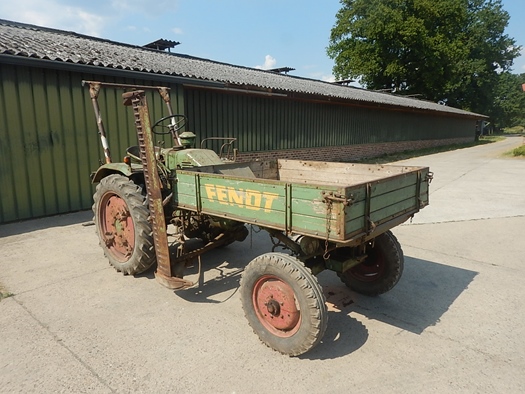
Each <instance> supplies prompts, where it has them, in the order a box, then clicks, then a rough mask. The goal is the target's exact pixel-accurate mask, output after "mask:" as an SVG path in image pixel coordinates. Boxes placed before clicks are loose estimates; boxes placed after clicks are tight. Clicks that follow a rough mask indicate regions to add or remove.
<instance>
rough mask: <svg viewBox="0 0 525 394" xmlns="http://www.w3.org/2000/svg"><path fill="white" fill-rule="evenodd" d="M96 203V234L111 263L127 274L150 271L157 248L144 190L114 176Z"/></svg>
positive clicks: (100, 186) (105, 181)
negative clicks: (154, 244)
mask: <svg viewBox="0 0 525 394" xmlns="http://www.w3.org/2000/svg"><path fill="white" fill-rule="evenodd" d="M93 200H94V204H93V213H94V215H95V217H94V221H95V227H96V231H97V234H98V237H99V240H100V246H102V249H103V250H104V254H105V255H106V257H107V258H108V260H109V263H110V264H111V265H112V266H113V267H114V268H115V269H116V270H117V271H119V272H122V273H123V274H124V275H134V274H139V273H141V272H144V271H146V270H147V269H148V268H150V267H151V266H152V265H153V263H155V249H154V246H153V233H152V230H151V224H150V223H149V221H148V216H149V211H148V208H147V204H146V197H145V196H144V195H143V193H142V188H141V187H140V186H137V185H136V184H134V183H133V182H132V181H131V180H129V179H128V178H126V177H125V176H122V175H118V174H113V175H109V176H108V177H106V178H103V179H102V180H101V181H100V183H99V184H98V185H97V189H96V192H95V194H94V195H93Z"/></svg>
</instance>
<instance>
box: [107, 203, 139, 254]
mask: <svg viewBox="0 0 525 394" xmlns="http://www.w3.org/2000/svg"><path fill="white" fill-rule="evenodd" d="M99 212H100V213H99V223H100V224H99V226H100V229H99V230H100V234H101V237H102V240H103V242H104V243H105V245H106V248H107V250H108V251H109V253H111V255H112V256H113V257H114V258H115V259H117V260H118V261H120V262H122V263H124V262H126V261H128V259H129V258H130V257H131V254H132V253H133V248H134V247H135V226H134V225H133V219H132V218H131V214H130V212H129V209H128V206H127V204H126V202H125V201H124V200H123V199H122V198H120V196H118V195H117V194H115V193H106V194H105V195H104V196H103V197H102V199H101V200H100V211H99Z"/></svg>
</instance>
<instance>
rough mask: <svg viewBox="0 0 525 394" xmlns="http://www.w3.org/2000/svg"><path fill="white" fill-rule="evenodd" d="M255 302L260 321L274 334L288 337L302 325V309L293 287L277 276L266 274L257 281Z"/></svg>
mask: <svg viewBox="0 0 525 394" xmlns="http://www.w3.org/2000/svg"><path fill="white" fill-rule="evenodd" d="M253 304H254V307H255V312H256V314H257V317H258V318H259V321H260V322H261V323H262V324H263V325H264V326H265V327H266V328H267V329H268V330H269V331H271V332H272V333H273V334H275V335H278V336H281V337H287V336H291V335H293V334H294V333H295V332H296V331H297V330H298V329H299V326H300V321H301V311H300V309H299V308H298V305H297V302H296V299H295V294H294V291H293V289H292V288H291V287H290V285H288V284H287V283H286V282H284V281H282V280H281V279H279V278H277V277H275V276H269V275H267V276H264V277H262V278H260V279H259V280H258V281H257V283H255V286H254V290H253Z"/></svg>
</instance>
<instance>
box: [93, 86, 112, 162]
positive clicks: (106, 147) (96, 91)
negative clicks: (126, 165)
mask: <svg viewBox="0 0 525 394" xmlns="http://www.w3.org/2000/svg"><path fill="white" fill-rule="evenodd" d="M87 83H88V84H89V95H90V97H91V102H92V103H93V110H94V111H95V118H96V120H97V126H98V133H99V134H100V141H101V142H102V148H103V149H104V156H105V158H106V163H111V153H110V151H109V144H108V139H107V138H106V130H105V129H104V123H103V122H102V115H101V114H100V107H99V106H98V94H99V92H100V83H99V82H87Z"/></svg>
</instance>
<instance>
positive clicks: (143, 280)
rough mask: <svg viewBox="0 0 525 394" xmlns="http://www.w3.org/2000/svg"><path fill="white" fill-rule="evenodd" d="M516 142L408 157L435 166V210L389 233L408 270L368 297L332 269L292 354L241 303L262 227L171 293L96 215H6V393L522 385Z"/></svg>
mask: <svg viewBox="0 0 525 394" xmlns="http://www.w3.org/2000/svg"><path fill="white" fill-rule="evenodd" d="M520 143H521V139H519V138H509V139H507V140H506V141H503V142H499V143H496V144H491V145H485V146H479V147H475V148H469V149H462V150H458V151H453V152H447V153H440V154H436V155H431V156H425V157H420V158H416V159H411V160H407V161H405V162H403V164H413V165H425V166H426V165H429V166H430V167H431V169H432V170H433V171H434V174H435V178H434V182H433V183H432V185H431V187H432V193H431V206H430V207H427V208H425V209H424V210H423V211H422V212H421V213H420V214H418V215H417V216H416V218H415V219H414V221H413V223H412V224H405V225H402V226H399V227H397V228H396V229H395V231H394V232H395V234H396V236H397V237H398V239H399V240H400V242H401V244H402V245H403V249H404V252H405V263H406V266H405V272H404V276H403V278H402V279H401V281H400V283H399V284H398V286H397V287H396V288H394V289H393V290H392V291H391V292H389V293H387V294H385V295H383V296H380V297H377V298H367V297H364V296H360V295H358V294H355V293H353V292H351V291H349V290H347V289H346V288H345V287H344V286H342V285H341V284H340V282H339V281H338V280H337V278H336V277H335V275H333V274H332V273H330V272H324V273H322V274H321V275H320V281H321V282H322V284H323V286H324V291H325V294H326V295H327V297H328V303H329V308H330V312H329V326H328V330H327V333H326V335H325V337H324V340H323V342H322V343H321V344H320V345H318V346H317V347H316V348H315V349H313V350H312V351H311V352H309V353H306V354H305V355H303V356H300V357H297V358H288V357H284V356H281V355H280V354H278V353H276V352H274V351H272V350H270V349H268V348H266V347H265V346H263V345H262V344H260V342H259V340H258V339H257V337H256V336H255V335H254V334H253V333H252V332H251V329H250V328H249V327H248V325H247V323H246V321H245V319H244V317H243V313H242V310H241V306H240V300H239V296H238V291H237V290H238V280H239V277H240V273H241V270H242V267H243V266H244V264H245V262H246V261H248V260H250V259H251V258H253V257H255V256H257V255H259V254H261V253H263V252H266V251H268V250H269V246H270V244H269V240H268V239H267V237H266V236H264V235H263V234H262V233H261V234H253V237H252V239H251V242H250V239H248V240H247V241H245V242H244V243H242V244H234V245H231V246H229V247H228V248H225V249H223V250H220V251H217V252H214V253H212V254H210V255H208V256H206V257H205V258H204V259H203V263H204V264H205V266H206V267H208V268H209V269H208V271H207V274H206V278H207V279H208V281H207V282H206V284H205V285H204V286H203V287H202V288H201V289H200V290H198V291H197V290H189V291H186V292H184V293H177V294H174V293H173V292H171V291H168V290H166V289H165V288H163V287H162V286H160V285H158V284H157V283H156V281H155V280H154V279H152V275H151V274H147V275H142V276H139V277H135V278H134V277H125V276H122V275H120V274H118V273H116V272H114V271H113V269H111V268H110V267H109V266H108V264H107V262H106V260H105V259H104V257H103V255H102V252H101V250H100V249H99V247H98V246H97V238H96V235H95V234H94V229H93V227H83V226H82V225H81V224H82V223H83V222H86V221H88V220H89V219H90V218H91V214H90V213H88V212H82V213H77V214H71V215H64V216H58V217H54V218H47V219H41V220H32V221H27V222H23V223H18V224H10V225H4V226H0V282H2V283H3V284H4V285H5V287H6V288H7V289H8V290H9V291H10V292H12V293H13V294H14V296H12V297H9V298H6V299H3V300H2V301H0V393H30V392H36V393H48V392H64V393H71V392H91V393H122V392H145V393H160V392H174V393H178V392H180V393H253V392H260V393H271V392H278V391H279V392H280V391H284V392H289V393H306V392H309V393H346V392H357V393H422V392H425V393H426V392H436V393H445V392H451V393H456V392H465V393H474V392H475V393H480V392H481V393H498V392H506V393H522V392H525V375H524V374H523V371H525V341H524V340H523V338H525V328H524V327H525V325H524V324H523V322H524V321H525V309H524V308H523V306H522V305H523V303H522V300H523V299H525V286H523V282H522V279H523V277H524V274H525V268H524V264H525V257H524V253H523V250H524V248H523V240H522V239H523V236H524V234H523V232H524V230H525V216H524V215H525V182H523V179H524V177H525V160H519V159H517V160H516V159H509V158H502V157H501V156H500V154H501V153H502V152H504V151H506V150H509V149H511V148H512V147H515V146H517V145H519V144H520ZM217 265H218V268H217Z"/></svg>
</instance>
